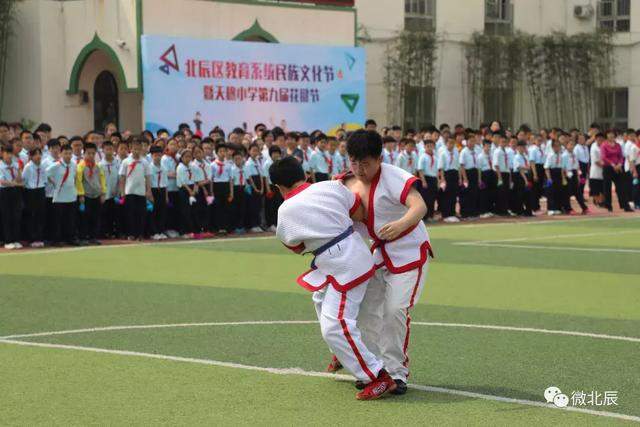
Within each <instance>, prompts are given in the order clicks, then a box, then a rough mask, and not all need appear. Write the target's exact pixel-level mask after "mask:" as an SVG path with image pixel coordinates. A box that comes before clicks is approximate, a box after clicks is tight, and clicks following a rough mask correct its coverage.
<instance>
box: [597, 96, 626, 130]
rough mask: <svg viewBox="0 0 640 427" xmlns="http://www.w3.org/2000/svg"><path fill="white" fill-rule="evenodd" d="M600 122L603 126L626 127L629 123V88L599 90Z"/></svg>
mask: <svg viewBox="0 0 640 427" xmlns="http://www.w3.org/2000/svg"><path fill="white" fill-rule="evenodd" d="M598 123H599V124H600V126H602V127H603V128H605V129H606V128H618V129H626V128H627V127H628V124H629V89H627V88H615V89H600V90H599V91H598Z"/></svg>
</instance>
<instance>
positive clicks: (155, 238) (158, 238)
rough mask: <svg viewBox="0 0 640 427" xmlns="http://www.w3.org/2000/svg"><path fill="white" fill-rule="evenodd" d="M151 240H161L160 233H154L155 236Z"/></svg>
mask: <svg viewBox="0 0 640 427" xmlns="http://www.w3.org/2000/svg"><path fill="white" fill-rule="evenodd" d="M151 240H160V235H159V234H157V233H156V234H154V235H153V236H151Z"/></svg>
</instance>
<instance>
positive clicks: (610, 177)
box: [602, 166, 627, 210]
mask: <svg viewBox="0 0 640 427" xmlns="http://www.w3.org/2000/svg"><path fill="white" fill-rule="evenodd" d="M623 174H624V172H616V171H615V169H613V167H612V166H605V167H603V168H602V177H603V178H604V180H603V187H604V188H603V190H604V191H603V192H604V206H605V207H606V208H607V209H609V210H611V209H612V205H611V183H614V184H615V186H616V194H617V195H618V204H619V205H620V209H624V208H626V207H627V201H626V197H625V191H624V185H625V184H624V178H623Z"/></svg>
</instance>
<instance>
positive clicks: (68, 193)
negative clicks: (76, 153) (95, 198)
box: [47, 160, 78, 203]
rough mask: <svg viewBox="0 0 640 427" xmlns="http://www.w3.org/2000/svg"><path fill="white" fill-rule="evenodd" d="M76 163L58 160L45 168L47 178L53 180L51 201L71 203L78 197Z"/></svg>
mask: <svg viewBox="0 0 640 427" xmlns="http://www.w3.org/2000/svg"><path fill="white" fill-rule="evenodd" d="M77 169H78V165H76V163H75V162H74V161H73V160H71V161H70V162H69V164H66V163H64V162H63V161H62V160H59V161H57V162H55V163H52V164H51V165H50V166H49V167H48V168H47V179H50V180H51V181H52V182H53V187H54V188H53V203H72V202H75V201H76V199H77V198H78V192H77V190H76V172H77Z"/></svg>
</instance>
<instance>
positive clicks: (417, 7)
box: [404, 0, 436, 31]
mask: <svg viewBox="0 0 640 427" xmlns="http://www.w3.org/2000/svg"><path fill="white" fill-rule="evenodd" d="M435 19H436V2H435V0H404V28H405V30H408V31H434V30H435V28H436V26H435Z"/></svg>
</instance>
